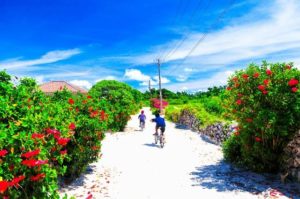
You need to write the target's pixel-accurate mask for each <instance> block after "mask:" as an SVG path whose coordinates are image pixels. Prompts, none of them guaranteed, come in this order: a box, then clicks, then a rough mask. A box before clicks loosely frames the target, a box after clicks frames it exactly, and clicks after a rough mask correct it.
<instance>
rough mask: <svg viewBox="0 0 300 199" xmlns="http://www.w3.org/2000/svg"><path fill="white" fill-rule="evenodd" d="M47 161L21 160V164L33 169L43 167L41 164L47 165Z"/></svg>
mask: <svg viewBox="0 0 300 199" xmlns="http://www.w3.org/2000/svg"><path fill="white" fill-rule="evenodd" d="M47 163H48V160H34V159H31V160H23V161H22V164H23V165H25V166H27V167H35V166H39V165H43V164H47Z"/></svg>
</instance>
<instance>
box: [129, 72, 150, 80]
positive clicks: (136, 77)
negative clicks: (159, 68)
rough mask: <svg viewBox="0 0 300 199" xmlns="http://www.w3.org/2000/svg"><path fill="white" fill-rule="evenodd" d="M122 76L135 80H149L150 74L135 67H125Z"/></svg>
mask: <svg viewBox="0 0 300 199" xmlns="http://www.w3.org/2000/svg"><path fill="white" fill-rule="evenodd" d="M124 76H125V77H126V78H128V79H130V80H137V81H149V80H150V76H148V75H145V74H143V73H142V72H141V71H140V70H137V69H126V71H125V75H124Z"/></svg>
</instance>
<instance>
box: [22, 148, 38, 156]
mask: <svg viewBox="0 0 300 199" xmlns="http://www.w3.org/2000/svg"><path fill="white" fill-rule="evenodd" d="M40 152H41V150H40V149H37V150H34V151H29V152H27V153H23V154H22V155H21V157H25V158H30V157H33V156H36V155H38V154H40Z"/></svg>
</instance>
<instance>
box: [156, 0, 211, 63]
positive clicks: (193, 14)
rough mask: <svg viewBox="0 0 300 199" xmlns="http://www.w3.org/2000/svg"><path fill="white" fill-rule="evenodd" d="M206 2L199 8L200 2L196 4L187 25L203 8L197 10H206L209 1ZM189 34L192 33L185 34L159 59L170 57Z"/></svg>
mask: <svg viewBox="0 0 300 199" xmlns="http://www.w3.org/2000/svg"><path fill="white" fill-rule="evenodd" d="M206 2H207V3H206V4H205V5H204V6H203V7H201V0H200V1H199V2H198V4H197V5H196V8H195V9H194V11H193V13H192V15H191V17H190V18H189V20H188V23H191V22H192V21H193V19H194V18H195V16H196V13H197V11H198V9H199V8H203V9H201V10H199V12H201V11H205V10H206V9H207V8H208V6H209V5H210V2H211V1H206ZM191 33H192V32H191V31H189V32H187V33H185V35H184V37H183V38H182V39H181V40H178V41H177V43H176V44H175V47H174V48H173V49H171V50H170V51H169V52H168V53H165V54H164V56H162V57H161V59H162V60H165V59H167V58H168V57H170V56H172V55H173V54H174V53H175V52H176V51H177V50H178V49H179V48H180V47H181V46H182V44H183V43H184V42H185V41H186V40H187V38H188V36H189V35H190V34H191Z"/></svg>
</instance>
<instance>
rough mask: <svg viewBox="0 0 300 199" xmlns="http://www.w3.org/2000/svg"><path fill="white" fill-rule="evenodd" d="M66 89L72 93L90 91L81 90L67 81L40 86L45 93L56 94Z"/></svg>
mask: <svg viewBox="0 0 300 199" xmlns="http://www.w3.org/2000/svg"><path fill="white" fill-rule="evenodd" d="M64 88H66V89H67V90H69V91H71V92H72V93H77V92H80V93H87V92H88V91H87V90H85V89H83V88H80V87H78V86H75V85H73V84H70V83H68V82H65V81H51V82H47V83H44V84H41V85H40V89H41V90H42V91H43V92H44V93H54V92H56V91H59V90H62V89H64Z"/></svg>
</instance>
